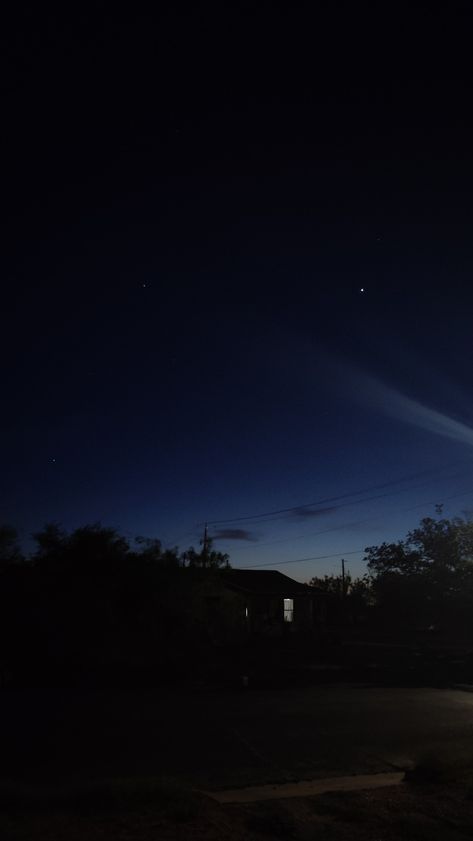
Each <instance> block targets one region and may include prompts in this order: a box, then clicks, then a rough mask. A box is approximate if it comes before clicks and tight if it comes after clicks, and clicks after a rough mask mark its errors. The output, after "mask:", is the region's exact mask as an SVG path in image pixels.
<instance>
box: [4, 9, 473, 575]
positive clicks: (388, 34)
mask: <svg viewBox="0 0 473 841" xmlns="http://www.w3.org/2000/svg"><path fill="white" fill-rule="evenodd" d="M355 6H356V8H355ZM468 7H469V4H459V3H458V4H457V3H452V4H449V5H448V8H447V6H443V7H442V8H440V7H439V10H436V8H435V4H431V3H410V4H406V6H403V4H394V3H392V4H390V3H386V4H378V8H377V9H373V8H372V7H371V6H370V7H368V6H366V7H363V4H361V6H360V5H358V4H352V3H351V4H344V3H335V2H334V3H330V4H321V5H320V6H319V7H317V5H316V4H308V5H307V6H304V5H294V6H293V5H292V4H275V3H256V4H254V3H253V4H250V3H249V4H247V5H245V4H239V5H238V6H233V7H232V8H231V9H230V7H227V6H226V4H220V5H219V6H218V7H211V6H210V5H207V4H206V5H205V6H204V5H201V6H199V4H193V6H192V8H191V9H190V10H189V9H186V8H185V7H184V6H179V4H174V5H173V7H172V8H173V10H170V11H166V10H165V9H164V11H162V12H161V13H159V12H157V11H154V12H153V13H151V12H150V11H149V10H147V11H140V9H139V6H136V8H135V5H133V6H129V7H128V9H127V11H126V12H123V13H121V12H120V11H118V10H117V9H116V8H115V9H113V8H112V7H108V6H107V5H106V4H103V3H96V4H94V7H93V11H91V12H90V13H89V12H88V11H87V10H86V9H85V8H84V7H80V11H77V13H76V12H73V11H71V10H70V9H69V8H68V9H67V10H66V9H63V10H62V12H60V11H58V12H53V11H52V7H51V8H50V10H49V11H45V9H44V7H41V8H38V7H36V6H31V7H29V6H23V7H22V9H21V10H20V11H17V12H13V13H12V16H11V17H10V18H9V19H8V20H6V19H5V20H4V26H3V31H2V36H1V37H2V44H1V54H2V58H1V63H2V67H1V74H0V76H1V79H2V87H3V92H2V103H3V105H2V123H3V128H2V135H1V141H0V142H1V144H2V197H3V201H2V233H3V236H2V240H3V245H2V251H1V261H2V296H1V336H0V341H1V368H2V375H1V379H2V398H3V399H2V414H1V417H2V420H1V427H2V434H1V439H0V458H1V477H0V502H1V511H0V520H2V521H5V522H9V523H11V524H13V525H15V526H16V527H17V529H18V530H19V533H20V535H21V538H22V540H23V543H24V545H25V547H26V548H31V547H32V545H33V544H32V543H31V539H30V535H31V533H32V532H34V531H36V530H38V529H40V528H41V526H42V525H43V524H44V523H45V522H47V521H48V522H49V521H56V522H60V523H62V524H63V526H64V527H65V528H67V529H72V528H75V527H77V526H80V525H83V524H85V523H87V522H95V521H101V522H102V523H103V524H104V525H112V526H115V527H116V528H117V529H118V530H119V531H121V532H122V533H124V534H125V535H127V536H128V537H133V536H136V535H146V536H149V537H159V538H160V539H161V540H162V541H163V542H164V544H165V545H166V546H168V545H169V546H173V545H175V544H178V545H179V547H180V548H181V549H185V548H187V547H188V546H189V545H190V544H191V543H194V545H197V542H198V540H199V538H200V537H201V535H202V530H203V523H204V522H205V521H208V523H209V533H210V534H211V535H212V536H214V537H215V546H216V548H218V549H220V550H221V551H225V552H229V554H230V557H231V561H232V563H233V565H234V566H238V567H240V566H256V565H261V566H262V565H265V566H267V568H271V567H274V568H277V569H280V570H281V571H283V572H286V573H287V574H289V575H291V576H293V577H295V578H297V579H299V580H308V579H309V578H310V577H312V576H313V575H321V574H324V573H331V572H338V571H339V570H340V561H341V557H342V556H344V557H345V558H346V560H347V565H348V567H349V569H350V570H351V572H352V573H353V574H355V575H357V574H361V573H363V571H364V566H363V563H362V558H363V550H364V548H365V547H366V546H368V545H372V544H376V543H380V542H382V541H383V540H393V539H397V538H400V537H402V536H403V535H404V534H405V532H406V530H408V529H409V528H412V527H414V526H415V525H416V523H417V522H418V521H419V519H420V518H421V517H423V516H427V515H432V514H433V513H434V510H435V505H436V504H438V503H442V504H443V505H444V509H443V510H444V513H445V514H446V515H447V516H454V515H457V514H462V513H464V512H472V511H473V369H472V364H471V362H472V345H473V333H472V310H473V307H472V305H473V288H472V271H473V225H472V223H473V199H472V196H473V193H472V188H473V161H472V154H473V153H472V149H473V126H472V114H473V112H472V108H471V100H472V96H471V78H472V68H471V62H470V54H471V38H472V35H473V32H472V13H471V11H469V9H468ZM78 8H79V7H78ZM163 8H164V6H163ZM66 16H67V17H66ZM306 558H315V560H305V561H301V562H300V563H297V562H295V563H293V561H297V560H298V559H306Z"/></svg>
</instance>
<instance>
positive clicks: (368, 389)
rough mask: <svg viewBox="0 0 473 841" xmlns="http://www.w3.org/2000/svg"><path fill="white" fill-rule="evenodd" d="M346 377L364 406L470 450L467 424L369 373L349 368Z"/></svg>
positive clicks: (471, 435) (472, 436)
mask: <svg viewBox="0 0 473 841" xmlns="http://www.w3.org/2000/svg"><path fill="white" fill-rule="evenodd" d="M349 375H350V389H351V390H352V391H353V394H354V395H355V397H356V399H357V401H358V402H360V401H361V402H362V403H363V405H365V406H366V405H369V406H371V407H372V408H375V409H377V410H380V411H382V412H383V413H384V414H385V415H388V416H389V417H392V418H396V419H397V420H400V421H403V422H404V423H408V424H410V425H411V426H416V427H417V428H418V429H424V430H426V431H427V432H431V433H433V434H434V435H440V436H442V437H443V438H449V439H450V440H452V441H457V442H458V443H460V444H467V445H468V446H470V447H473V428H471V427H470V426H467V424H465V423H461V422H460V421H457V420H455V419H454V418H452V417H450V416H449V415H446V414H444V413H442V412H439V411H437V409H432V408H431V407H430V406H426V405H424V404H423V403H420V402H419V401H418V400H414V399H413V398H411V397H407V396H406V395H405V394H402V392H400V391H398V390H397V389H395V388H392V387H391V386H387V385H385V384H384V383H383V382H381V381H380V380H378V379H376V378H375V377H372V376H371V375H369V374H365V373H363V372H361V371H357V370H356V369H353V368H350V370H349Z"/></svg>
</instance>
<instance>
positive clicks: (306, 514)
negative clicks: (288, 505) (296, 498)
mask: <svg viewBox="0 0 473 841" xmlns="http://www.w3.org/2000/svg"><path fill="white" fill-rule="evenodd" d="M336 510H337V506H336V505H332V506H330V508H307V507H306V506H302V507H301V508H294V510H293V511H291V514H290V516H291V517H295V518H296V519H297V520H314V519H315V518H317V517H324V516H325V515H326V514H332V513H333V512H334V511H336Z"/></svg>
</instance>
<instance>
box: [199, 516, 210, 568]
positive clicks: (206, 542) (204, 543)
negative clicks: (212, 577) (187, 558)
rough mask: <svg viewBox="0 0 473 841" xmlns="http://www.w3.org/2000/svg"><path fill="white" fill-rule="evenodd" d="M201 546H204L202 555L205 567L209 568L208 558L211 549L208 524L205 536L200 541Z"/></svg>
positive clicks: (205, 527)
mask: <svg viewBox="0 0 473 841" xmlns="http://www.w3.org/2000/svg"><path fill="white" fill-rule="evenodd" d="M200 545H201V546H203V549H202V555H203V561H204V563H203V566H204V567H206V566H207V557H208V549H209V532H208V529H207V523H205V525H204V536H203V538H202V540H201V541H200Z"/></svg>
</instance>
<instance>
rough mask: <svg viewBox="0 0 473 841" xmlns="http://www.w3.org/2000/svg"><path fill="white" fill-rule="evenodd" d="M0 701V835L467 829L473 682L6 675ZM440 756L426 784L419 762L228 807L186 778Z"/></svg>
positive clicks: (307, 772)
mask: <svg viewBox="0 0 473 841" xmlns="http://www.w3.org/2000/svg"><path fill="white" fill-rule="evenodd" d="M0 713H1V716H0V739H1V742H2V752H1V755H0V795H1V798H0V800H1V802H0V806H1V807H2V808H1V809H0V813H1V823H0V835H1V837H2V838H5V839H10V838H11V839H17V841H26V839H31V840H32V841H36V839H38V841H39V839H45V841H53V839H62V838H64V839H66V838H67V839H68V841H76V839H79V838H84V837H87V838H88V839H91V841H94V839H96V838H97V839H98V838H101V839H108V838H110V839H112V838H113V839H122V838H123V839H125V838H126V839H131V838H133V839H141V838H142V839H144V840H145V841H148V839H151V838H153V839H167V838H169V839H171V838H173V839H180V838H182V839H184V838H186V839H187V838H190V837H192V838H202V839H206V841H213V839H214V838H215V839H217V838H219V839H225V838H228V839H234V841H242V839H243V838H247V839H257V838H259V839H264V838H265V837H266V838H268V837H269V838H281V837H284V838H291V837H294V838H300V839H302V840H303V841H304V839H309V838H314V839H315V838H327V839H345V838H346V839H348V837H350V839H353V838H354V839H358V838H359V839H362V838H363V839H364V838H366V839H373V841H375V839H376V840H377V841H378V840H379V839H387V840H388V841H389V839H397V838H399V839H400V838H405V839H409V838H412V839H420V838H424V837H429V839H432V841H435V839H436V838H439V839H440V838H442V839H446V841H450V839H451V841H454V839H456V838H458V839H460V838H463V837H465V836H466V835H470V836H471V835H472V834H473V800H472V798H471V792H472V791H473V780H470V779H468V780H467V781H466V782H465V781H464V780H463V778H462V777H461V774H460V771H462V769H463V768H468V767H469V765H471V758H472V757H473V724H472V722H473V694H472V693H468V692H463V691H458V690H455V689H434V688H414V687H410V688H388V687H375V686H362V685H359V686H354V685H343V684H338V685H336V686H331V685H324V686H317V687H307V688H304V689H303V688H299V689H291V688H287V689H281V690H274V689H271V690H260V689H258V690H252V689H251V688H248V689H246V690H245V689H243V688H241V689H233V690H229V689H228V690H217V689H209V688H206V687H203V686H202V687H194V689H193V690H192V691H191V690H190V689H188V690H187V691H183V690H179V691H178V690H176V689H174V690H167V691H164V690H162V689H161V690H159V689H154V690H147V691H143V690H142V691H137V690H133V691H132V690H129V691H116V690H114V691H111V690H88V691H87V690H81V691H78V690H75V691H66V690H34V691H33V690H30V691H20V690H8V691H4V692H3V693H1V695H0ZM445 756H447V758H448V762H447V765H448V767H449V768H450V769H453V771H452V773H450V772H449V773H448V774H446V775H443V776H442V774H440V777H439V779H435V780H434V782H433V783H432V780H431V779H430V778H429V775H428V774H427V776H426V777H425V778H421V779H420V781H419V780H418V781H417V782H416V781H415V779H414V778H409V779H408V781H407V782H406V783H405V784H403V785H401V786H397V787H395V788H392V789H381V790H377V791H367V792H351V793H343V794H336V793H331V794H325V795H321V796H318V797H313V798H300V799H291V800H289V799H286V800H281V801H273V802H272V803H253V804H241V805H240V804H238V805H237V804H231V805H225V806H222V805H220V804H218V803H216V802H214V801H213V800H212V799H210V798H209V797H208V796H205V795H202V794H200V793H196V792H201V791H202V790H205V791H212V790H214V791H216V790H221V789H224V788H227V787H239V786H244V785H256V784H261V783H267V782H287V781H291V780H300V779H311V778H320V777H327V776H335V777H336V776H343V775H348V774H366V773H382V772H387V771H393V769H397V770H399V769H404V770H407V771H408V774H409V773H411V772H410V769H412V768H416V767H419V766H422V764H424V765H426V766H427V767H429V766H430V767H434V766H435V762H436V761H438V759H439V757H445ZM442 761H443V760H442ZM462 773H463V772H462ZM437 776H438V775H437ZM419 782H420V783H421V784H419Z"/></svg>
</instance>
